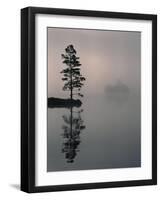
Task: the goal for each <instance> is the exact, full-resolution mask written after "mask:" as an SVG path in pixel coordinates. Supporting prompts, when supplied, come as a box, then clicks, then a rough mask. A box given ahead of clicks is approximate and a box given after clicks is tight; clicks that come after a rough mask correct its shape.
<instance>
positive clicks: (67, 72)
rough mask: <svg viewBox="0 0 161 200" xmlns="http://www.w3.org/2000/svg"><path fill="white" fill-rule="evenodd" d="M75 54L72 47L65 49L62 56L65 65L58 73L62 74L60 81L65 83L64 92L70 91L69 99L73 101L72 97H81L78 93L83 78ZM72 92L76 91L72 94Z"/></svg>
mask: <svg viewBox="0 0 161 200" xmlns="http://www.w3.org/2000/svg"><path fill="white" fill-rule="evenodd" d="M76 54H77V52H76V50H75V49H74V46H73V45H68V46H67V48H66V49H65V54H62V59H63V63H64V64H66V66H67V67H66V68H65V69H63V70H62V71H61V72H60V73H63V78H62V80H63V81H64V82H65V83H64V86H63V90H64V91H70V98H71V99H73V95H78V96H80V97H83V94H81V93H80V92H79V91H80V90H81V87H82V86H83V85H84V84H83V81H85V78H84V77H83V76H82V75H81V73H80V69H81V68H80V66H81V64H80V62H79V57H77V56H76ZM73 91H78V92H77V93H73Z"/></svg>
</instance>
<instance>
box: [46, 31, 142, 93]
mask: <svg viewBox="0 0 161 200" xmlns="http://www.w3.org/2000/svg"><path fill="white" fill-rule="evenodd" d="M69 44H73V45H74V48H75V49H76V51H77V55H78V56H79V57H80V63H81V64H82V66H81V73H82V75H83V76H85V77H86V82H85V86H84V87H83V88H82V92H83V93H84V94H85V95H86V96H87V95H98V94H103V93H105V88H106V87H107V86H108V85H111V84H114V85H115V83H117V82H118V81H119V82H121V83H123V84H125V85H127V86H128V88H130V89H132V91H134V92H139V91H140V75H141V74H140V70H141V69H140V67H141V48H140V45H141V33H139V32H120V31H100V30H83V29H64V28H48V96H49V97H51V96H54V97H66V95H67V94H66V93H67V92H64V91H62V87H63V82H62V80H61V78H62V74H60V71H61V70H62V69H63V67H65V65H64V64H62V59H61V54H62V53H64V49H65V48H66V47H67V46H68V45H69Z"/></svg>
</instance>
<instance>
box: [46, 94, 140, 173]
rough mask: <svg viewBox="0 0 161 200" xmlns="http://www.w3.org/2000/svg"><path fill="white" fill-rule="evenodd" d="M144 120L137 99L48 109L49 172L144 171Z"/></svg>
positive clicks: (96, 100)
mask: <svg viewBox="0 0 161 200" xmlns="http://www.w3.org/2000/svg"><path fill="white" fill-rule="evenodd" d="M140 117H141V116H140V98H139V97H137V96H135V95H128V96H125V97H122V96H121V97H119V98H118V97H117V98H115V96H114V97H107V96H101V97H86V98H84V99H82V106H81V107H80V108H72V109H67V108H48V135H47V136H48V140H47V142H48V144H47V171H66V170H87V169H107V168H128V167H140V166H141V135H140Z"/></svg>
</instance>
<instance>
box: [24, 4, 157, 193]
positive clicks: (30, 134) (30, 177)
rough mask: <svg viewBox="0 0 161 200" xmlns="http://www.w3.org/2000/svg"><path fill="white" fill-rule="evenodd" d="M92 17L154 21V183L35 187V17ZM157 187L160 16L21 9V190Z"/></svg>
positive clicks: (103, 183) (102, 183) (47, 190)
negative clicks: (158, 19) (158, 36)
mask: <svg viewBox="0 0 161 200" xmlns="http://www.w3.org/2000/svg"><path fill="white" fill-rule="evenodd" d="M36 14H49V15H52V14H54V15H67V16H73V17H74V16H84V17H85V16H86V17H87V16H89V17H98V18H118V19H119V18H120V19H127V20H129V19H135V20H151V21H152V179H148V180H130V181H119V182H100V183H83V184H69V185H57V186H35V75H36V74H35V15H36ZM156 184H157V16H156V15H151V14H131V13H119V12H104V11H90V10H72V9H58V8H40V7H27V8H23V9H21V190H22V191H25V192H28V193H35V192H50V191H65V190H83V189H97V188H112V187H125V186H141V185H156Z"/></svg>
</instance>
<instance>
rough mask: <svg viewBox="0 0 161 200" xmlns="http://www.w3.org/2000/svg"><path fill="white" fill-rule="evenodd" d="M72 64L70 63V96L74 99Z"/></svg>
mask: <svg viewBox="0 0 161 200" xmlns="http://www.w3.org/2000/svg"><path fill="white" fill-rule="evenodd" d="M72 84H73V82H72V66H71V65H70V98H71V100H72V99H73V87H72Z"/></svg>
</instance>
